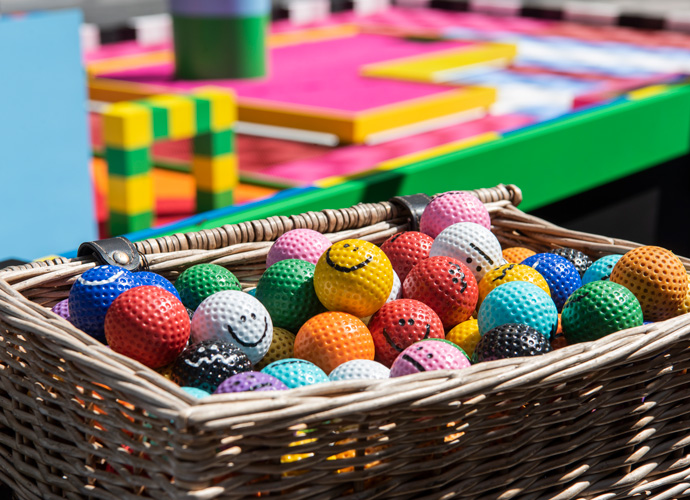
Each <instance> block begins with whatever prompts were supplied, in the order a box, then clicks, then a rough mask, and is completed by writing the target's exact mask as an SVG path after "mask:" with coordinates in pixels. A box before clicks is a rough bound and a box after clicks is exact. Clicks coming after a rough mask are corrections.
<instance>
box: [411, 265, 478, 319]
mask: <svg viewBox="0 0 690 500" xmlns="http://www.w3.org/2000/svg"><path fill="white" fill-rule="evenodd" d="M403 297H405V298H406V299H414V300H418V301H420V302H423V303H424V304H426V305H428V306H429V307H431V309H433V310H434V312H435V313H436V314H438V316H439V318H441V322H442V323H443V326H444V328H446V329H450V328H452V327H454V326H455V325H457V324H458V323H462V322H463V321H465V320H466V319H468V318H469V317H470V316H471V315H472V312H473V311H474V308H475V307H476V305H477V297H478V289H477V281H476V280H475V278H474V275H473V274H472V272H471V271H470V270H469V269H468V268H467V266H465V265H464V264H463V263H461V262H459V261H457V260H455V259H452V258H450V257H429V258H428V259H426V260H423V261H422V262H420V263H419V264H417V265H416V266H415V267H414V269H412V271H410V273H409V274H408V275H407V278H406V279H405V282H404V283H403Z"/></svg>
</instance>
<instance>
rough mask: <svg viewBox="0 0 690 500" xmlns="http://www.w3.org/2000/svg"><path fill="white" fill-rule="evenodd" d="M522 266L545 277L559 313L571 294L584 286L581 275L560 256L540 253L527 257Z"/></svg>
mask: <svg viewBox="0 0 690 500" xmlns="http://www.w3.org/2000/svg"><path fill="white" fill-rule="evenodd" d="M522 264H523V265H525V266H530V267H531V268H533V269H536V270H537V271H538V272H539V274H541V275H542V276H543V277H544V279H545V280H546V282H547V283H548V284H549V290H551V298H552V299H553V301H554V303H555V304H556V308H557V309H558V312H561V310H562V309H563V304H565V301H566V300H568V297H570V294H571V293H573V292H574V291H575V290H577V289H578V288H580V287H581V286H582V278H580V273H579V272H578V271H577V269H576V268H575V266H574V265H573V264H572V263H571V262H570V261H569V260H568V259H566V258H565V257H561V256H560V255H555V254H552V253H538V254H535V255H533V256H531V257H527V258H526V259H525V260H523V261H522Z"/></svg>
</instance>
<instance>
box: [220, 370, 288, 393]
mask: <svg viewBox="0 0 690 500" xmlns="http://www.w3.org/2000/svg"><path fill="white" fill-rule="evenodd" d="M287 389H288V386H287V385H285V384H284V383H282V382H281V381H280V380H278V379H277V378H275V377H274V376H272V375H269V374H268V373H262V372H244V373H238V374H237V375H233V376H232V377H230V378H229V379H227V380H225V381H224V382H223V383H222V384H220V385H219V386H218V389H216V392H214V394H226V393H229V392H264V391H284V390H287Z"/></svg>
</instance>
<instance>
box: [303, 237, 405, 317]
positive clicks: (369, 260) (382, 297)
mask: <svg viewBox="0 0 690 500" xmlns="http://www.w3.org/2000/svg"><path fill="white" fill-rule="evenodd" d="M392 288H393V266H392V265H391V262H390V260H388V257H387V256H386V254H385V253H383V251H382V250H381V249H380V248H379V247H377V246H376V245H374V244H373V243H369V242H368V241H364V240H355V239H351V240H343V241H339V242H338V243H334V244H333V245H332V246H331V247H330V248H329V249H328V250H326V252H324V254H323V255H322V256H321V258H320V259H319V261H318V262H317V264H316V269H315V270H314V289H315V290H316V296H317V297H318V298H319V300H320V301H321V303H322V304H323V305H324V306H325V307H326V308H327V309H329V310H331V311H341V312H346V313H350V314H353V315H354V316H357V317H358V318H363V317H365V316H369V315H371V314H374V313H375V312H376V311H378V310H379V309H380V308H381V306H382V305H383V304H384V303H385V302H386V299H387V298H388V296H389V295H390V293H391V289H392Z"/></svg>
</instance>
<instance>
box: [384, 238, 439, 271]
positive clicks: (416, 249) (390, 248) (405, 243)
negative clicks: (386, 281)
mask: <svg viewBox="0 0 690 500" xmlns="http://www.w3.org/2000/svg"><path fill="white" fill-rule="evenodd" d="M433 242H434V239H433V238H432V237H431V236H429V235H427V234H424V233H420V232H418V231H405V232H402V233H398V234H394V235H393V236H391V237H390V238H388V239H387V240H386V241H384V242H383V243H382V244H381V250H383V252H384V253H385V254H386V255H387V256H388V258H389V259H390V261H391V265H392V266H393V270H394V271H395V272H396V273H398V276H399V277H400V279H401V280H402V281H405V278H406V277H407V273H409V272H410V271H411V270H412V268H413V267H414V266H416V265H417V264H418V263H419V262H421V261H423V260H424V259H426V258H428V257H429V250H431V244H432V243H433Z"/></svg>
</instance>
